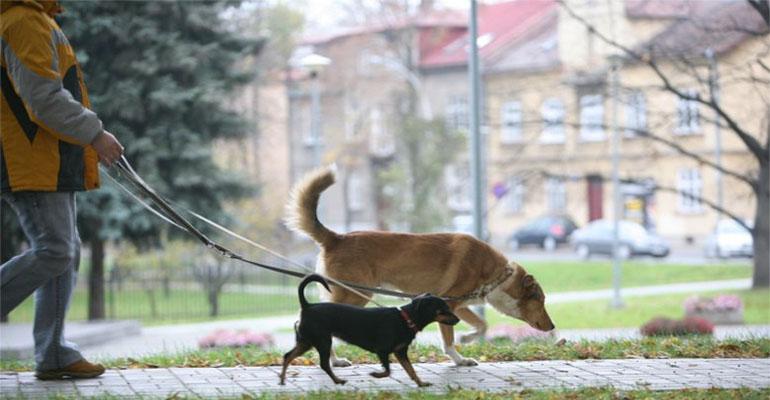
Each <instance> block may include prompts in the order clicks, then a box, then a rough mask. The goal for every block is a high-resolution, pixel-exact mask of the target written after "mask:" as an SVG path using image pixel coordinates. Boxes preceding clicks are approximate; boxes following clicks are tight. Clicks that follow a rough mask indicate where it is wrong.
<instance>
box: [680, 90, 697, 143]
mask: <svg viewBox="0 0 770 400" xmlns="http://www.w3.org/2000/svg"><path fill="white" fill-rule="evenodd" d="M684 94H686V95H687V96H690V97H695V96H697V95H698V91H697V90H696V89H687V90H685V91H684ZM699 131H700V108H699V104H698V102H697V101H695V100H691V99H685V98H683V97H678V98H677V102H676V128H674V133H676V134H677V135H692V134H694V133H698V132H699Z"/></svg>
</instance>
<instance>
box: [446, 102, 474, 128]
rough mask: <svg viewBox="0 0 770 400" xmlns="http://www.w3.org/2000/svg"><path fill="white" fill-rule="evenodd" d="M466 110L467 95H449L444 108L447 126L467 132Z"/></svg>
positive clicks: (468, 116)
mask: <svg viewBox="0 0 770 400" xmlns="http://www.w3.org/2000/svg"><path fill="white" fill-rule="evenodd" d="M468 112H469V107H468V96H466V95H454V96H449V100H448V101H447V104H446V107H445V108H444V117H445V118H446V124H447V127H448V128H449V129H454V130H460V131H464V132H467V131H468V125H469V123H470V121H469V118H470V115H469V114H468Z"/></svg>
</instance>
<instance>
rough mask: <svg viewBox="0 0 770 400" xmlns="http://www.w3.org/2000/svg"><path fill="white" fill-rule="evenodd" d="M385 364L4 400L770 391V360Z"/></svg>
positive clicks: (23, 383) (109, 381) (111, 385)
mask: <svg viewBox="0 0 770 400" xmlns="http://www.w3.org/2000/svg"><path fill="white" fill-rule="evenodd" d="M378 369H379V366H377V365H357V366H354V367H350V368H336V369H335V372H336V373H337V375H338V376H339V377H340V378H342V379H346V380H347V381H348V382H347V384H345V385H334V384H333V383H332V382H331V380H330V379H329V377H328V376H327V375H326V374H325V373H324V372H323V371H322V370H321V369H320V368H318V367H315V366H309V367H304V366H303V367H299V366H292V367H290V368H289V373H288V374H287V384H286V386H280V385H278V373H279V372H280V367H238V368H159V369H126V370H109V371H108V372H107V373H105V374H104V375H103V376H102V377H101V378H99V379H90V380H68V381H45V382H44V381H38V380H36V379H35V378H34V376H33V375H32V373H30V372H24V373H11V372H2V373H1V374H0V392H1V393H2V396H3V397H24V398H37V397H48V396H51V395H55V394H58V395H64V396H70V395H71V396H79V397H88V396H96V395H106V394H109V395H114V396H125V397H135V396H146V397H150V398H152V397H164V398H165V397H169V396H174V395H179V396H199V397H240V396H241V395H242V394H251V395H255V394H259V393H302V392H310V391H319V390H323V391H327V390H351V391H372V392H379V391H393V392H408V391H414V390H427V391H430V392H439V393H440V392H446V391H448V390H450V389H453V388H462V389H474V390H484V391H492V392H502V391H520V390H524V389H534V390H538V389H559V388H567V389H574V388H580V387H609V386H611V387H614V388H616V389H620V390H632V389H649V390H676V389H685V388H724V389H729V388H741V387H748V388H753V389H761V388H770V359H657V360H647V359H632V360H585V361H534V362H500V363H482V364H481V365H479V366H477V367H455V366H454V365H453V364H450V363H440V364H415V369H416V371H417V374H418V375H419V376H420V377H421V378H422V379H423V380H424V381H427V382H431V383H433V386H431V387H429V388H425V389H418V388H417V387H416V385H415V384H414V382H412V381H411V380H410V379H409V377H408V376H407V375H406V373H405V372H404V371H403V369H401V368H400V367H399V366H394V367H393V374H392V375H391V377H389V378H384V379H375V378H372V377H371V376H369V373H370V372H373V371H376V370H378Z"/></svg>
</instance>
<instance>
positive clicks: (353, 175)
mask: <svg viewBox="0 0 770 400" xmlns="http://www.w3.org/2000/svg"><path fill="white" fill-rule="evenodd" d="M364 182H365V180H364V176H363V171H360V170H353V171H351V172H350V176H349V177H348V210H350V211H361V210H363V209H364V205H365V204H366V202H365V201H364V198H365V194H366V190H365V184H364Z"/></svg>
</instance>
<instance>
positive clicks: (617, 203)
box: [609, 55, 623, 308]
mask: <svg viewBox="0 0 770 400" xmlns="http://www.w3.org/2000/svg"><path fill="white" fill-rule="evenodd" d="M609 61H610V91H611V92H610V93H611V95H612V103H611V104H612V111H611V116H612V117H611V118H612V121H611V132H610V134H611V135H612V205H613V213H612V302H611V306H612V308H622V307H623V299H622V298H621V296H620V278H621V273H622V270H621V260H620V254H619V251H620V215H621V213H622V208H621V196H620V178H619V176H618V175H619V171H618V170H619V169H620V137H619V134H618V101H619V99H618V93H619V90H618V86H619V82H618V80H619V79H618V74H619V69H620V63H621V60H620V57H619V56H618V55H611V56H610V57H609Z"/></svg>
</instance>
